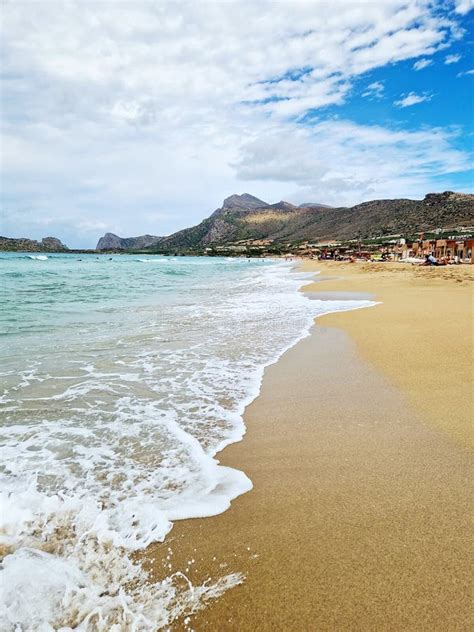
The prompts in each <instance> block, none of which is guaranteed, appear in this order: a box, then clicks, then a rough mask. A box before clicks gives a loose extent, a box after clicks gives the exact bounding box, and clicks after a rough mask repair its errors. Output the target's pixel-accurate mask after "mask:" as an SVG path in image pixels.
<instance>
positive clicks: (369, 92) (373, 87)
mask: <svg viewBox="0 0 474 632" xmlns="http://www.w3.org/2000/svg"><path fill="white" fill-rule="evenodd" d="M384 91H385V86H384V85H383V82H382V81H374V82H373V83H369V85H368V86H367V88H366V90H365V92H363V94H362V96H363V97H369V98H373V99H381V98H382V97H383V95H384Z"/></svg>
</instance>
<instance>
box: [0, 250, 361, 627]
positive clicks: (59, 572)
mask: <svg viewBox="0 0 474 632" xmlns="http://www.w3.org/2000/svg"><path fill="white" fill-rule="evenodd" d="M129 261H130V262H132V261H134V260H133V259H129ZM135 261H136V260H135ZM184 263H185V262H183V264H184ZM180 264H181V261H180ZM191 266H192V267H191ZM99 268H100V270H103V266H102V265H100V264H99V263H98V264H97V270H98V272H97V274H98V275H99V274H100V275H103V274H104V273H103V271H101V272H99ZM139 268H140V270H142V271H143V272H137V274H140V275H141V276H138V277H135V276H134V274H135V273H134V272H133V270H132V269H134V270H138V269H139ZM146 268H147V266H143V267H140V266H129V267H128V268H127V273H126V274H124V273H123V272H120V270H117V267H113V268H112V267H111V268H110V272H109V273H108V274H109V275H110V276H109V277H107V278H105V279H104V280H103V288H104V289H103V290H101V291H106V289H105V288H107V290H108V291H109V292H110V293H112V292H113V297H114V301H115V302H111V301H110V299H109V300H103V304H102V305H100V306H99V308H97V309H96V308H95V307H94V306H95V304H96V300H97V295H98V294H99V295H100V291H99V290H98V288H97V284H96V283H94V276H91V277H90V280H88V281H87V284H86V285H85V286H83V287H82V288H81V295H80V296H81V306H83V308H84V311H83V312H81V311H78V310H79V308H76V307H75V305H76V304H75V303H74V314H75V315H76V318H78V315H79V316H80V318H79V319H78V321H77V322H75V324H74V325H70V324H68V326H67V327H64V326H63V325H62V324H61V323H60V322H59V321H58V318H56V319H55V320H51V312H50V311H49V313H48V309H46V311H45V312H43V309H44V305H43V307H42V309H39V310H38V316H37V318H38V319H41V320H40V321H39V322H38V323H37V324H41V323H44V322H49V323H51V322H53V323H54V326H55V330H54V331H52V332H51V334H47V333H45V334H44V335H42V336H41V337H38V338H35V339H34V340H33V339H30V342H29V346H28V354H27V355H25V354H24V351H22V349H24V348H26V347H25V345H24V343H23V341H21V340H20V342H19V343H18V344H19V346H18V347H15V348H14V347H12V348H11V351H10V354H9V355H8V357H6V362H5V365H4V366H3V367H2V373H3V375H4V380H5V383H6V390H5V393H4V395H5V403H6V404H7V406H6V408H5V409H4V413H5V414H4V419H5V424H4V426H3V427H2V428H1V429H0V435H1V437H0V438H1V448H0V457H1V458H2V462H3V463H6V464H8V466H7V468H6V469H5V471H4V472H3V473H2V474H1V475H0V479H1V488H2V490H3V493H4V496H3V502H4V507H6V510H4V511H3V512H2V515H1V517H0V518H1V519H2V520H3V524H2V525H1V531H2V533H3V542H2V543H3V546H4V547H6V549H7V551H8V552H9V555H7V556H6V558H5V561H4V568H3V573H4V581H3V587H4V588H3V589H4V591H5V592H4V595H3V604H4V605H3V607H4V611H3V616H4V620H6V621H7V622H9V625H10V627H9V628H8V627H7V628H6V629H11V630H14V629H15V626H24V625H25V623H24V622H25V621H27V620H28V617H32V618H31V621H33V622H35V625H36V629H40V628H41V626H42V625H43V626H46V625H47V624H48V625H50V626H52V627H53V628H54V627H56V628H57V627H61V626H62V627H67V626H69V627H74V626H76V627H77V628H78V629H83V630H89V629H90V630H100V629H103V630H110V629H112V626H113V625H114V624H115V623H117V622H118V621H125V622H126V623H127V625H128V626H129V627H130V628H131V627H133V626H135V627H136V629H139V630H154V629H157V628H159V627H165V626H167V625H169V624H170V622H172V621H173V620H174V619H176V617H179V616H181V615H183V614H184V613H190V612H193V611H194V610H193V608H198V607H201V606H202V605H203V604H204V603H205V602H206V600H208V599H211V598H213V597H214V596H218V595H219V594H221V593H222V591H223V590H226V589H227V588H230V587H232V586H233V585H236V583H239V582H241V581H242V580H243V578H242V576H238V575H236V576H225V577H222V578H221V579H220V580H219V581H218V582H217V583H215V584H212V585H204V586H192V585H191V584H190V583H189V581H188V579H187V578H186V577H185V576H183V575H182V574H179V573H178V572H174V573H172V572H170V573H169V576H168V577H166V578H165V579H164V580H163V582H160V583H155V584H150V583H149V582H148V581H147V579H146V577H145V575H144V574H143V570H142V569H141V568H140V567H139V566H136V565H134V564H133V563H132V561H131V559H130V553H131V552H133V551H136V550H139V549H143V548H145V547H146V546H148V545H149V544H150V543H151V542H154V541H163V540H164V539H165V538H166V535H167V534H168V533H169V531H170V529H171V528H172V525H173V522H174V521H175V520H180V519H185V518H190V517H205V516H211V515H215V514H217V513H221V512H223V511H225V510H226V509H227V508H228V507H229V505H230V503H231V501H232V500H233V499H234V498H235V497H237V496H238V495H240V494H242V493H245V492H246V491H249V490H250V489H251V486H252V484H251V482H250V480H249V479H248V477H247V476H246V475H245V473H243V472H240V471H238V470H236V469H232V468H227V467H224V466H222V465H220V464H219V462H218V461H217V460H216V458H215V456H216V454H217V453H218V452H219V451H220V450H222V448H223V447H225V446H226V445H228V444H229V443H233V442H235V441H238V440H240V439H241V438H242V437H243V435H244V433H245V426H244V423H243V418H242V415H243V412H244V409H245V407H246V405H248V404H249V403H250V402H251V401H252V400H253V399H254V398H255V397H256V396H257V395H258V393H259V391H260V386H261V381H262V378H263V373H264V369H265V367H266V366H268V365H269V364H272V363H273V362H275V361H277V359H278V358H279V357H280V356H281V355H282V354H283V353H284V352H285V350H286V349H288V348H290V347H291V346H293V345H294V344H295V343H296V342H297V341H298V340H300V339H301V338H302V337H304V336H305V335H307V334H308V332H309V330H310V327H311V325H312V323H313V318H314V317H315V316H318V315H321V314H323V313H327V312H328V311H341V310H345V309H353V308H355V307H365V306H368V305H371V304H372V303H370V302H369V301H310V300H309V299H307V298H306V297H305V296H304V295H303V294H301V293H300V292H298V291H297V289H298V288H299V287H300V286H301V285H302V284H303V283H304V282H305V281H306V279H307V278H308V275H305V274H299V273H292V272H290V269H289V267H288V266H286V265H284V264H276V265H275V264H268V265H265V266H264V265H261V264H254V263H250V264H248V265H246V266H240V265H239V266H232V265H224V266H222V261H215V262H211V263H210V264H206V265H205V266H203V265H201V264H200V263H196V262H191V263H190V264H189V265H188V266H187V268H186V267H183V272H184V273H185V274H186V275H188V279H187V280H186V282H184V281H182V280H181V279H180V277H179V276H176V278H175V281H173V286H172V289H173V292H171V293H170V286H169V285H166V287H165V286H164V285H163V282H162V274H161V273H160V274H157V273H156V271H153V270H150V269H148V272H146ZM71 270H72V268H69V269H68V270H67V271H66V272H65V273H64V274H65V279H66V280H67V282H68V283H70V284H71V287H72V288H75V287H78V285H79V282H80V281H81V280H83V275H81V273H80V272H74V271H71ZM73 275H76V276H73ZM139 279H140V280H141V285H140V286H139V289H140V290H141V292H142V294H141V295H140V296H139V297H138V298H136V297H135V296H136V295H135V294H133V292H132V291H133V289H134V286H135V285H136V283H137V282H138V280H139ZM128 284H130V285H128ZM101 287H102V286H101ZM144 287H146V288H147V290H146V292H144V291H143V288H144ZM86 290H87V291H86ZM117 293H119V294H118V295H119V296H121V300H120V301H118V302H117ZM34 295H35V296H36V294H34ZM88 297H89V298H88ZM40 298H41V297H40V296H38V300H40ZM132 298H133V299H134V300H135V302H133V301H132ZM105 307H107V310H106V311H104V308H105ZM18 309H21V306H20V307H19V308H18ZM49 309H51V308H49ZM67 322H69V321H67ZM269 332H271V335H269ZM12 344H13V343H12ZM31 345H33V346H34V356H35V358H36V360H35V365H34V366H30V367H25V366H22V364H24V363H25V362H28V358H29V357H31ZM52 350H54V353H52ZM22 353H23V355H22ZM66 378H67V379H66ZM33 586H36V587H37V589H36V591H35V590H34V589H33ZM132 586H133V588H131V587H132ZM192 595H195V598H194V597H192ZM193 599H194V601H193Z"/></svg>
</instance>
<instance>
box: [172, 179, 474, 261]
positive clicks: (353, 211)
mask: <svg viewBox="0 0 474 632" xmlns="http://www.w3.org/2000/svg"><path fill="white" fill-rule="evenodd" d="M249 198H251V199H250V204H249V205H246V200H248V199H249ZM257 204H259V206H257ZM473 224H474V195H470V194H463V193H454V192H452V191H445V192H444V193H429V194H427V195H426V196H425V198H424V199H423V200H408V199H399V200H374V201H371V202H364V203H363V204H358V205H357V206H353V207H339V208H332V207H326V206H322V205H318V206H309V207H307V206H293V205H292V204H290V203H289V202H283V201H282V202H278V203H277V204H271V205H270V204H267V203H266V202H262V200H257V199H256V198H254V197H253V196H249V195H248V194H244V195H242V196H234V195H233V196H231V197H230V198H227V199H226V200H225V201H224V204H223V205H222V207H221V208H219V209H217V210H216V211H214V213H213V214H212V215H211V216H210V217H208V218H207V219H205V220H203V221H202V222H201V223H200V224H198V225H197V226H193V227H192V228H186V229H184V230H180V231H178V232H177V233H174V234H173V235H170V236H169V237H164V238H163V239H162V240H161V241H160V243H159V248H160V249H163V250H172V249H176V250H179V249H202V248H205V247H208V246H211V245H225V244H229V243H232V242H236V241H242V240H261V239H265V240H272V241H274V242H276V243H278V242H288V241H298V240H300V241H305V240H310V241H322V240H328V239H354V238H357V237H360V238H364V239H367V238H371V237H380V236H383V235H393V234H403V235H407V236H409V235H414V234H416V233H418V232H420V231H423V232H426V231H430V230H434V229H436V228H455V227H456V226H460V225H473Z"/></svg>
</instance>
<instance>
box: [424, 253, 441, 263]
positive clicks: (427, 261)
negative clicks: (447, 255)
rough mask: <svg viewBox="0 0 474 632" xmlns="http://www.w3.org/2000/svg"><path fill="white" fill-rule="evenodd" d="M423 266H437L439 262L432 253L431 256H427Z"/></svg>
mask: <svg viewBox="0 0 474 632" xmlns="http://www.w3.org/2000/svg"><path fill="white" fill-rule="evenodd" d="M421 265H422V266H437V265H438V260H437V259H436V257H435V256H434V255H433V253H430V254H429V255H426V257H425V260H424V262H423V263H422V264H421Z"/></svg>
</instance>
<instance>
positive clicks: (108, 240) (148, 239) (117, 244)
mask: <svg viewBox="0 0 474 632" xmlns="http://www.w3.org/2000/svg"><path fill="white" fill-rule="evenodd" d="M162 239H163V237H157V236H156V235H140V236H139V237H119V236H118V235H114V233H105V235H104V236H103V237H101V238H100V239H99V241H98V243H97V246H96V250H134V249H141V248H148V247H150V246H156V244H158V243H159V242H160V241H161V240H162Z"/></svg>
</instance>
